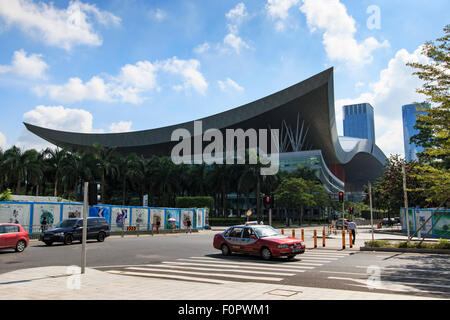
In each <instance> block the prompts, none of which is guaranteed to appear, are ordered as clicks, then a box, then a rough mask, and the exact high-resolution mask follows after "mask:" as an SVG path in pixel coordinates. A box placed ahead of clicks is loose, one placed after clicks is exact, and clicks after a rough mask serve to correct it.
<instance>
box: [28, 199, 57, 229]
mask: <svg viewBox="0 0 450 320" xmlns="http://www.w3.org/2000/svg"><path fill="white" fill-rule="evenodd" d="M60 215H61V205H60V204H43V203H35V204H33V232H40V231H41V230H42V229H43V228H45V229H49V228H53V227H55V226H56V224H57V223H58V222H59V218H60Z"/></svg>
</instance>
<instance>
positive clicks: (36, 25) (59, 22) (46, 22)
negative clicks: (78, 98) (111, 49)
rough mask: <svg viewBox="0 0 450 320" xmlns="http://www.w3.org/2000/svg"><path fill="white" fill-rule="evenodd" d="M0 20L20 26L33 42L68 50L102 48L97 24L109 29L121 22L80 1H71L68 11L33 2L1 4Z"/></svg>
mask: <svg viewBox="0 0 450 320" xmlns="http://www.w3.org/2000/svg"><path fill="white" fill-rule="evenodd" d="M0 17H1V18H3V20H4V22H5V23H6V25H7V26H17V27H19V28H20V29H21V30H22V31H23V32H25V33H27V34H28V35H30V36H32V37H33V38H37V39H39V40H43V41H44V42H45V43H46V44H48V45H51V46H56V47H60V48H63V49H66V50H70V49H71V48H72V47H73V46H76V45H90V46H99V45H101V44H102V40H101V38H100V36H99V35H98V34H97V33H96V31H95V30H94V26H93V23H94V22H98V23H100V24H102V25H105V26H109V25H119V24H120V21H121V20H120V18H119V17H117V16H115V15H114V14H112V13H110V12H107V11H102V10H100V9H98V8H97V7H96V6H95V5H90V4H87V3H83V2H81V1H78V0H75V1H71V2H70V3H69V6H68V7H67V9H58V8H55V7H54V6H53V3H50V4H46V3H43V2H39V3H34V2H33V1H31V0H0Z"/></svg>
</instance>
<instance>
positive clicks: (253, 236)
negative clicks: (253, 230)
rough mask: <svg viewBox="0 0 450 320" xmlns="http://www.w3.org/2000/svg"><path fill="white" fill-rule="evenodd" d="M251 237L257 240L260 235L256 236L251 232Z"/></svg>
mask: <svg viewBox="0 0 450 320" xmlns="http://www.w3.org/2000/svg"><path fill="white" fill-rule="evenodd" d="M250 239H255V240H256V239H258V237H257V236H255V235H254V234H251V235H250Z"/></svg>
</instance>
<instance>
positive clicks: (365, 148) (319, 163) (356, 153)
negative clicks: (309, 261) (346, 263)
mask: <svg viewBox="0 0 450 320" xmlns="http://www.w3.org/2000/svg"><path fill="white" fill-rule="evenodd" d="M198 120H199V121H202V127H203V132H204V131H206V130H208V129H219V130H220V131H221V132H222V133H223V134H224V136H225V130H226V129H239V128H240V129H243V130H244V131H245V130H247V129H250V128H253V129H255V130H258V129H278V130H279V151H280V155H279V161H280V170H285V171H292V170H295V169H296V168H297V166H298V165H299V164H300V165H302V166H303V167H309V168H311V169H315V172H316V175H317V176H318V178H319V179H320V181H321V182H322V184H323V185H324V187H325V188H326V189H327V190H328V192H330V193H333V194H335V193H337V192H339V191H345V192H346V194H361V192H362V190H363V186H364V185H367V182H368V181H372V182H373V181H374V180H375V179H377V178H379V177H380V176H381V175H382V173H383V165H384V163H385V161H386V156H385V155H384V153H383V152H382V151H381V150H380V148H378V146H377V145H376V144H375V142H374V139H370V140H369V139H361V138H353V137H338V133H337V128H336V118H335V108H334V87H333V68H330V69H328V70H325V71H323V72H321V73H319V74H317V75H315V76H313V77H311V78H309V79H306V80H304V81H302V82H300V83H297V84H295V85H293V86H290V87H288V88H286V89H284V90H281V91H279V92H276V93H273V94H271V95H269V96H266V97H264V98H261V99H259V100H256V101H253V102H250V103H248V104H245V105H242V106H240V107H237V108H234V109H231V110H228V111H225V112H222V113H218V114H215V115H212V116H209V117H206V118H202V119H198ZM25 126H26V127H27V129H28V130H29V131H31V132H33V133H34V134H36V135H37V136H39V137H41V138H43V139H45V140H47V141H49V142H50V143H53V144H55V145H57V146H58V147H68V148H70V149H73V150H77V151H82V150H89V149H91V148H92V146H93V144H94V143H98V144H100V145H102V146H107V147H115V148H116V150H117V151H118V152H120V153H122V154H124V155H126V154H130V153H133V152H134V153H136V154H137V155H142V156H144V157H146V158H149V157H152V156H153V155H156V156H169V157H170V155H171V151H172V148H173V147H174V146H175V145H176V144H177V143H178V141H171V134H172V132H173V131H174V130H175V129H178V128H184V129H187V130H189V131H190V132H191V135H193V134H194V121H189V122H185V123H180V124H176V125H172V126H167V127H162V128H156V129H150V130H143V131H134V132H124V133H76V132H65V131H58V130H52V129H48V128H42V127H38V126H35V125H32V124H28V123H25ZM206 145H207V143H205V146H206ZM269 145H270V143H269Z"/></svg>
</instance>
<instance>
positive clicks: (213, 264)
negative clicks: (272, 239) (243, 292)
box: [163, 261, 315, 272]
mask: <svg viewBox="0 0 450 320" xmlns="http://www.w3.org/2000/svg"><path fill="white" fill-rule="evenodd" d="M163 263H164V264H175V265H193V266H202V267H204V266H205V264H204V263H195V262H170V261H163ZM206 266H212V267H220V268H232V269H238V268H241V269H252V270H253V269H259V270H273V271H291V272H295V271H299V270H300V271H301V269H314V268H315V267H309V266H298V267H292V268H285V269H283V268H272V267H255V266H245V265H223V264H216V263H209V264H207V265H206Z"/></svg>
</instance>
